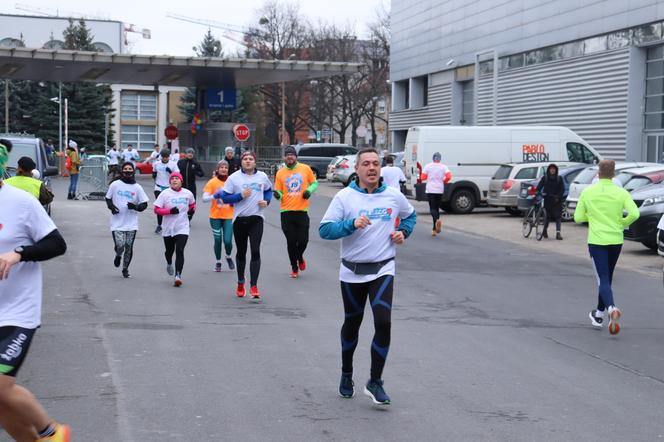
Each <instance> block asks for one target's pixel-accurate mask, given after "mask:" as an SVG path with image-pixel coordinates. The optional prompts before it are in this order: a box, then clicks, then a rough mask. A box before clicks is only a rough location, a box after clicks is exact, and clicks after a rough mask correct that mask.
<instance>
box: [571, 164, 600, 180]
mask: <svg viewBox="0 0 664 442" xmlns="http://www.w3.org/2000/svg"><path fill="white" fill-rule="evenodd" d="M595 175H597V167H589V168H587V169H583V171H581V173H580V174H578V175H577V176H576V178H575V179H574V182H575V183H578V184H590V183H592V181H593V178H595Z"/></svg>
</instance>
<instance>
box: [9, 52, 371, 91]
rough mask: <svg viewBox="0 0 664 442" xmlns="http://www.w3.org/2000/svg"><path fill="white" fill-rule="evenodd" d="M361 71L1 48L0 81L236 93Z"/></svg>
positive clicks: (312, 64) (351, 66) (332, 65)
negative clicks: (227, 89) (232, 89)
mask: <svg viewBox="0 0 664 442" xmlns="http://www.w3.org/2000/svg"><path fill="white" fill-rule="evenodd" d="M362 66H363V65H361V64H359V63H345V62H325V61H299V60H256V59H238V58H205V57H171V56H168V55H132V54H111V53H106V52H87V51H65V50H61V49H30V48H0V78H3V79H12V80H38V81H88V82H94V83H109V84H142V85H163V86H189V87H191V86H194V87H199V88H207V87H236V88H239V87H245V86H252V85H259V84H269V83H279V82H283V81H301V80H309V79H315V78H321V77H328V76H332V75H340V74H353V73H356V72H359V71H360V70H361V69H362Z"/></svg>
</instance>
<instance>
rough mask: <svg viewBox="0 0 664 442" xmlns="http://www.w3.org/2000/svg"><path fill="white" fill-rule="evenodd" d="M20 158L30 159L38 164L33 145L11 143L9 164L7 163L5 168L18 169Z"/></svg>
mask: <svg viewBox="0 0 664 442" xmlns="http://www.w3.org/2000/svg"><path fill="white" fill-rule="evenodd" d="M21 157H30V158H32V159H33V160H34V161H35V163H37V164H39V161H37V157H36V155H35V145H34V144H27V143H18V142H12V151H11V152H10V153H9V163H7V167H14V168H16V167H18V160H19V158H21Z"/></svg>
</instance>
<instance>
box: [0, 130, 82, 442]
mask: <svg viewBox="0 0 664 442" xmlns="http://www.w3.org/2000/svg"><path fill="white" fill-rule="evenodd" d="M10 150H11V143H9V142H7V141H6V140H0V207H1V208H2V209H1V210H0V225H1V226H3V227H2V229H0V427H2V428H3V429H4V430H5V431H6V432H7V433H8V434H9V435H10V436H11V437H12V438H13V439H15V440H18V441H53V442H67V441H69V440H70V429H69V427H68V426H67V425H61V424H58V423H57V422H55V421H54V420H53V419H51V418H50V417H49V416H48V415H47V414H46V411H45V410H44V408H43V407H42V405H41V404H40V403H39V402H38V401H37V399H36V398H35V397H34V396H33V395H32V393H30V392H29V391H28V390H27V389H25V388H24V387H22V386H20V385H18V384H17V383H16V375H17V373H18V372H19V370H20V368H21V365H22V364H23V362H24V361H25V357H26V355H27V353H28V350H29V348H30V344H31V342H32V338H33V337H34V334H35V332H36V331H37V328H39V327H40V325H41V303H42V272H41V264H40V262H39V261H46V260H48V259H51V258H55V257H56V256H59V255H62V254H63V253H65V251H66V249H67V245H66V243H65V241H64V239H63V238H62V236H61V235H60V233H59V232H58V230H57V227H56V226H55V224H53V221H52V220H51V218H49V216H48V215H47V214H46V211H45V210H44V208H43V207H42V206H41V205H40V204H39V202H38V201H37V199H36V198H34V197H32V196H31V195H30V194H29V193H27V192H24V191H23V190H20V189H16V188H14V187H12V186H8V185H6V184H4V183H3V181H2V177H3V175H4V172H5V168H6V165H7V161H8V157H9V151H10Z"/></svg>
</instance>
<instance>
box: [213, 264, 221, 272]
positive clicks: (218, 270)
mask: <svg viewBox="0 0 664 442" xmlns="http://www.w3.org/2000/svg"><path fill="white" fill-rule="evenodd" d="M214 271H215V272H221V263H220V262H217V263H216V264H215V265H214Z"/></svg>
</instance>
